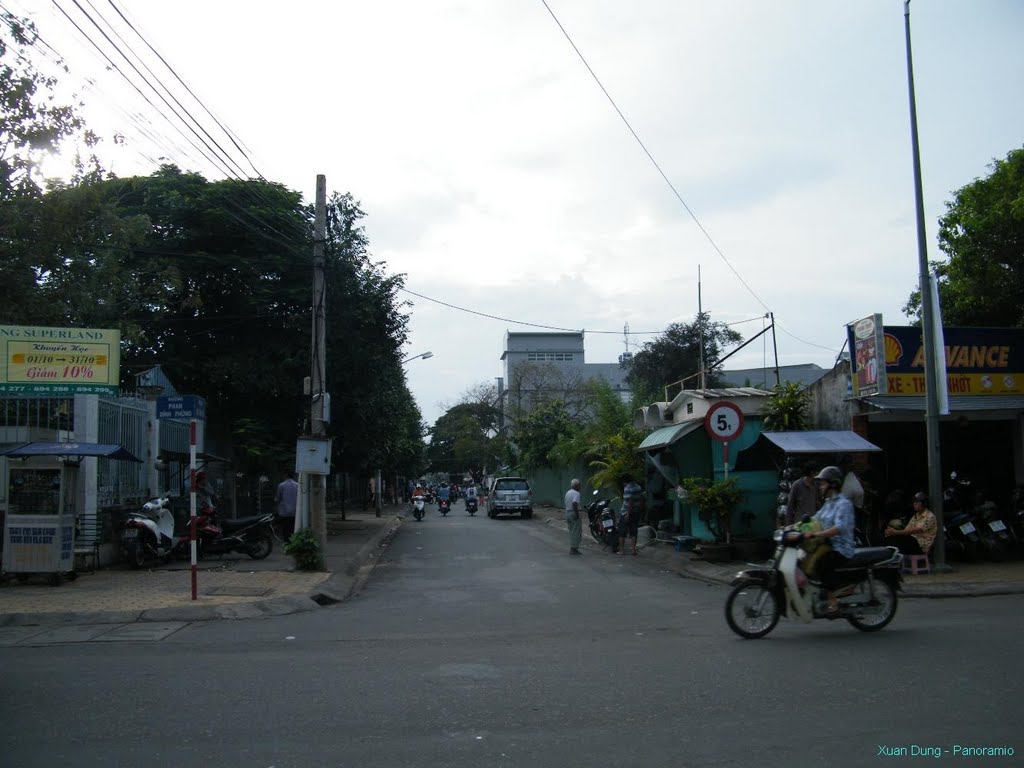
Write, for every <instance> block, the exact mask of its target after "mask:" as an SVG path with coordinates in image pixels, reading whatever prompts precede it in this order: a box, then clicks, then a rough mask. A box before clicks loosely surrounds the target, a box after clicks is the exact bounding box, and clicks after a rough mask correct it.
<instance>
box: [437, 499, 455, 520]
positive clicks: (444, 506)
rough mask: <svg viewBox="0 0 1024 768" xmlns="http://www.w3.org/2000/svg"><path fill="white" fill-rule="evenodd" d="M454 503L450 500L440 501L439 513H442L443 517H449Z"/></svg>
mask: <svg viewBox="0 0 1024 768" xmlns="http://www.w3.org/2000/svg"><path fill="white" fill-rule="evenodd" d="M451 508H452V503H451V501H450V500H449V499H438V501H437V511H438V512H440V513H441V516H442V517H448V512H449V511H451Z"/></svg>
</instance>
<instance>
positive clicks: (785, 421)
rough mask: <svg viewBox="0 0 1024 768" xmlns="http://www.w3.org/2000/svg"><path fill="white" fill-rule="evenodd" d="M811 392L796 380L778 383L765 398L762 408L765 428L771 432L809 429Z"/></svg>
mask: <svg viewBox="0 0 1024 768" xmlns="http://www.w3.org/2000/svg"><path fill="white" fill-rule="evenodd" d="M810 405H811V393H810V391H809V390H807V389H804V388H802V387H801V385H800V384H798V383H797V382H794V381H787V382H785V383H784V384H778V385H776V386H775V387H774V388H773V389H772V392H771V394H770V395H768V397H767V398H766V399H765V403H764V409H763V410H762V420H763V426H764V429H765V430H767V431H770V432H783V431H796V430H801V429H807V427H808V410H809V408H810Z"/></svg>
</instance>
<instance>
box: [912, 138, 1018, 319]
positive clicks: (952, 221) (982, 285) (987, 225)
mask: <svg viewBox="0 0 1024 768" xmlns="http://www.w3.org/2000/svg"><path fill="white" fill-rule="evenodd" d="M991 168H992V173H991V174H989V176H987V177H986V178H983V179H977V180H975V181H973V182H972V183H970V184H968V185H966V186H964V187H962V188H961V189H959V190H957V191H956V192H955V193H954V197H953V200H952V201H949V202H947V203H946V213H945V215H944V216H942V217H941V218H940V219H939V248H940V249H941V250H942V251H943V252H944V253H945V254H946V257H947V260H946V261H944V262H933V264H932V267H933V268H935V269H936V271H937V273H938V276H939V301H940V303H941V306H942V320H943V322H944V323H945V324H946V325H956V326H990V327H1012V328H1019V327H1021V326H1024V149H1015V150H1013V151H1011V152H1010V153H1009V154H1008V155H1007V156H1006V159H1005V160H995V161H994V162H993V164H992V166H991ZM903 311H904V312H905V313H906V314H908V315H912V316H916V317H917V318H918V319H920V314H921V292H920V289H918V290H916V291H914V292H913V293H912V294H911V295H910V299H909V301H908V302H907V304H906V306H904V307H903Z"/></svg>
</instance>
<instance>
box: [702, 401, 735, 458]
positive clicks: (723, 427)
mask: <svg viewBox="0 0 1024 768" xmlns="http://www.w3.org/2000/svg"><path fill="white" fill-rule="evenodd" d="M704 428H705V429H706V430H707V432H708V435H710V437H711V439H712V440H718V441H720V442H721V443H722V465H723V469H724V472H725V476H726V477H728V476H729V441H730V440H732V439H733V438H735V437H738V436H739V434H740V433H741V432H742V431H743V411H741V410H740V408H739V406H738V405H736V404H735V403H728V402H720V403H715V404H714V405H712V406H711V407H710V408H709V409H708V415H707V416H705V417H704Z"/></svg>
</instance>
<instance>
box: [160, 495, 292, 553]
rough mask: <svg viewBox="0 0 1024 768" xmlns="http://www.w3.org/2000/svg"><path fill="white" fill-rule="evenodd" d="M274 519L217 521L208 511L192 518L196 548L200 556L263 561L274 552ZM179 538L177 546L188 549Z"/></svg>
mask: <svg viewBox="0 0 1024 768" xmlns="http://www.w3.org/2000/svg"><path fill="white" fill-rule="evenodd" d="M273 524H274V515H273V513H272V512H268V513H267V514H265V515H253V516H251V517H236V518H225V519H223V520H220V521H218V520H217V515H216V511H215V510H214V509H213V508H212V507H207V508H206V509H205V510H203V514H202V515H199V516H197V517H196V538H197V540H198V542H197V546H198V549H199V553H200V554H201V555H224V554H227V553H229V552H241V553H242V554H245V555H248V556H249V557H251V558H252V559H253V560H263V559H264V558H266V557H267V556H269V555H270V553H271V552H272V551H273V550H274V531H273V528H272V526H273ZM189 541H190V540H189V539H188V537H183V538H182V540H181V541H180V542H179V546H181V547H183V548H184V547H187V546H189Z"/></svg>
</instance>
